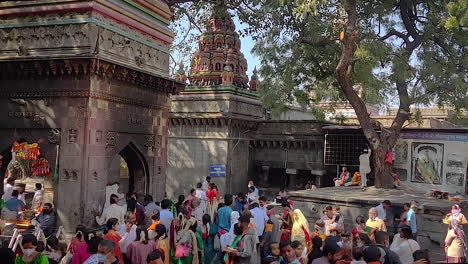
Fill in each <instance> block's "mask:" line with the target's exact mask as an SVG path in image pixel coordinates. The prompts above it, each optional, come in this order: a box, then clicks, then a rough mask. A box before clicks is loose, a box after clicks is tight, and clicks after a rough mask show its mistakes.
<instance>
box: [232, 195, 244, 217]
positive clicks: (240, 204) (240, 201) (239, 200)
mask: <svg viewBox="0 0 468 264" xmlns="http://www.w3.org/2000/svg"><path fill="white" fill-rule="evenodd" d="M245 204H246V201H245V196H244V193H242V192H240V193H239V194H238V195H237V197H236V201H235V202H234V208H235V210H236V211H237V212H239V215H242V211H244V205H245Z"/></svg>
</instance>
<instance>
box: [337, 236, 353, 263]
mask: <svg viewBox="0 0 468 264" xmlns="http://www.w3.org/2000/svg"><path fill="white" fill-rule="evenodd" d="M338 243H339V246H340V247H341V249H343V250H344V251H345V252H346V256H348V257H351V256H352V255H353V240H352V239H351V234H350V233H349V232H346V231H345V232H343V233H341V240H340V242H338Z"/></svg>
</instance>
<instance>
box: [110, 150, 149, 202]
mask: <svg viewBox="0 0 468 264" xmlns="http://www.w3.org/2000/svg"><path fill="white" fill-rule="evenodd" d="M111 173H113V174H114V173H115V174H114V175H118V176H119V177H118V179H116V181H117V182H118V183H119V190H120V192H122V193H128V192H136V193H138V194H146V193H147V192H148V186H149V173H148V164H147V163H146V160H145V158H144V156H143V154H142V153H141V152H140V151H139V150H138V149H137V148H136V147H135V145H133V144H132V143H130V144H128V145H127V146H126V147H125V148H123V149H122V151H120V152H119V155H118V156H116V157H115V158H114V161H113V162H112V169H111ZM112 176H113V175H111V177H112Z"/></svg>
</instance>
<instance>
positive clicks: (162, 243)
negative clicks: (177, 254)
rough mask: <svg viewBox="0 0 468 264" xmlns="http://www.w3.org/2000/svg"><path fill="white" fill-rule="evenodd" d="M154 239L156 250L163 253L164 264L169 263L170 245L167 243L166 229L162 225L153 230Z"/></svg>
mask: <svg viewBox="0 0 468 264" xmlns="http://www.w3.org/2000/svg"><path fill="white" fill-rule="evenodd" d="M155 231H156V237H155V238H154V241H155V242H156V246H155V247H156V249H158V250H159V251H161V252H162V253H164V264H169V263H170V262H171V245H170V243H169V237H168V236H167V234H166V227H165V226H164V225H163V224H159V225H157V226H156V228H155Z"/></svg>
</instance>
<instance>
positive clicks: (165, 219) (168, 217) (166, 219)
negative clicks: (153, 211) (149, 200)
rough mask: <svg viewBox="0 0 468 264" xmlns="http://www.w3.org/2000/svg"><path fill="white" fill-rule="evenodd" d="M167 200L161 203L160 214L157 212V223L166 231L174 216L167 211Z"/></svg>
mask: <svg viewBox="0 0 468 264" xmlns="http://www.w3.org/2000/svg"><path fill="white" fill-rule="evenodd" d="M169 204H170V202H169V200H167V199H164V200H162V201H161V208H162V210H161V212H159V221H161V224H163V225H164V226H165V227H166V230H167V231H169V229H170V227H171V222H172V220H173V219H174V214H173V213H172V212H171V211H169Z"/></svg>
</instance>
